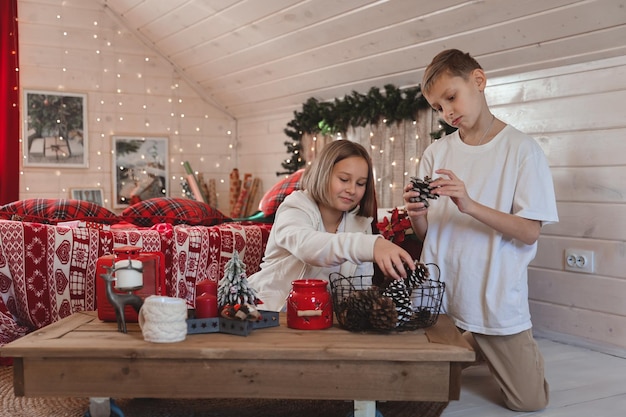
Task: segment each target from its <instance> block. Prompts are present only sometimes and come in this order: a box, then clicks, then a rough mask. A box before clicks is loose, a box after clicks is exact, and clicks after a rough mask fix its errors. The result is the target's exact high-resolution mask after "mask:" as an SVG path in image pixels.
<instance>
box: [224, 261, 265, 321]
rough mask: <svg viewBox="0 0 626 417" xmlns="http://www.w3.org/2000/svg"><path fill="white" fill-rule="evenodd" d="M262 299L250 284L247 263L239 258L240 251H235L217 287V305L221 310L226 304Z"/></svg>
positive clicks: (245, 302)
mask: <svg viewBox="0 0 626 417" xmlns="http://www.w3.org/2000/svg"><path fill="white" fill-rule="evenodd" d="M259 302H260V300H259V299H258V298H257V296H256V291H255V290H254V289H253V288H251V287H249V286H248V277H247V275H246V265H245V264H244V263H243V261H242V260H241V259H239V252H238V251H236V250H235V251H233V257H232V258H231V259H230V260H229V261H228V262H226V265H225V266H224V277H223V278H222V279H221V280H220V284H219V286H218V288H217V305H218V308H219V309H220V310H221V309H222V308H224V307H225V306H235V305H238V304H240V305H244V304H251V305H253V306H254V305H257V304H258V303H259Z"/></svg>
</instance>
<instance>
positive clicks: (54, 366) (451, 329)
mask: <svg viewBox="0 0 626 417" xmlns="http://www.w3.org/2000/svg"><path fill="white" fill-rule="evenodd" d="M286 323H287V320H286V317H285V316H284V315H281V316H280V326H278V327H270V328H265V329H256V330H253V331H252V333H250V334H249V335H248V336H235V335H229V334H223V333H208V334H192V335H188V336H187V339H186V340H185V341H183V342H179V343H171V344H155V343H148V342H145V341H144V340H143V338H142V335H141V331H140V329H139V327H138V325H137V324H136V323H135V324H132V323H131V324H129V328H128V333H127V334H124V333H120V332H118V331H117V325H116V323H105V322H102V321H100V320H99V319H98V317H97V314H96V313H95V312H80V313H75V314H73V315H72V316H70V317H67V318H65V319H63V320H61V321H58V322H56V323H54V324H51V325H49V326H47V327H45V328H43V329H40V330H38V331H35V332H33V333H31V334H29V335H27V336H25V337H23V338H20V339H18V340H16V341H14V342H12V343H9V344H7V345H5V346H4V347H3V348H2V349H1V350H0V353H1V354H2V356H7V357H13V358H14V391H15V394H16V395H18V396H27V397H48V396H54V397H61V396H73V397H91V398H92V404H93V403H94V401H95V400H96V399H97V398H102V397H105V398H108V397H112V398H115V397H117V398H284V399H322V400H354V401H355V416H356V417H373V416H374V414H375V407H376V406H375V404H376V403H375V401H376V400H387V401H449V400H457V399H459V394H460V375H461V364H462V363H463V362H471V361H473V360H474V352H473V351H472V349H471V347H470V346H469V345H468V344H467V342H466V341H465V340H464V339H463V337H462V336H461V335H460V333H459V332H458V330H457V329H456V327H455V326H454V325H453V324H452V322H451V321H450V319H449V318H448V317H447V316H440V317H439V320H438V322H437V324H436V325H434V326H433V327H431V328H428V329H426V330H425V331H423V330H417V331H412V332H403V333H392V334H376V333H367V334H362V333H353V332H348V331H346V330H343V329H341V328H339V327H336V326H335V327H332V328H329V329H325V330H294V329H290V328H288V327H287V325H286ZM107 403H108V401H107ZM95 408H96V407H93V408H91V407H90V409H92V410H93V409H95ZM103 415H105V414H103ZM92 416H93V417H96V416H95V415H94V413H93V412H92ZM106 416H107V417H108V413H107V414H106Z"/></svg>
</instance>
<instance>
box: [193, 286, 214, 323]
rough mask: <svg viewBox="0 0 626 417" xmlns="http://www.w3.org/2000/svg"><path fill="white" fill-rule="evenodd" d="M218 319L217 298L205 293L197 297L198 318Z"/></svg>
mask: <svg viewBox="0 0 626 417" xmlns="http://www.w3.org/2000/svg"><path fill="white" fill-rule="evenodd" d="M209 317H217V297H216V296H214V295H213V294H209V293H206V292H205V293H204V294H201V295H199V296H197V297H196V318H199V319H207V318H209Z"/></svg>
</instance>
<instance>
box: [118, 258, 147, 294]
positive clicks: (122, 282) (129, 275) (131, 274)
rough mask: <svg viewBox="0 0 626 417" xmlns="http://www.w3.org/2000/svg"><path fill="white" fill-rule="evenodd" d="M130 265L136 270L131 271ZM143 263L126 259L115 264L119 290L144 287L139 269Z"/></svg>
mask: <svg viewBox="0 0 626 417" xmlns="http://www.w3.org/2000/svg"><path fill="white" fill-rule="evenodd" d="M129 262H132V263H131V264H130V265H131V266H132V267H133V268H135V269H130V268H129V267H128V265H129ZM141 266H142V265H141V261H138V260H136V259H132V260H131V259H124V260H121V261H117V262H115V278H116V280H115V288H117V289H121V290H124V289H136V288H141V287H143V274H142V273H141V272H140V271H137V269H141Z"/></svg>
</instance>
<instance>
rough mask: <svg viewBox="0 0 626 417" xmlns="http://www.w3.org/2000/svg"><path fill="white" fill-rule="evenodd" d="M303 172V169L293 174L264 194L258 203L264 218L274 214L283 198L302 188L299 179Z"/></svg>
mask: <svg viewBox="0 0 626 417" xmlns="http://www.w3.org/2000/svg"><path fill="white" fill-rule="evenodd" d="M303 172H304V168H303V169H300V170H298V171H296V172H294V173H293V174H291V175H289V176H288V177H287V178H285V179H282V180H280V181H278V182H277V183H276V184H275V185H274V186H273V187H272V188H270V189H269V191H268V192H266V193H265V195H264V196H263V198H261V202H260V203H259V210H261V211H262V212H263V215H264V216H265V217H268V216H271V215H273V214H275V213H276V210H278V206H280V204H281V203H282V202H283V200H284V199H285V197H287V196H288V195H289V194H291V193H292V192H294V191H296V190H299V189H301V188H302V185H301V179H302V173H303Z"/></svg>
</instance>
